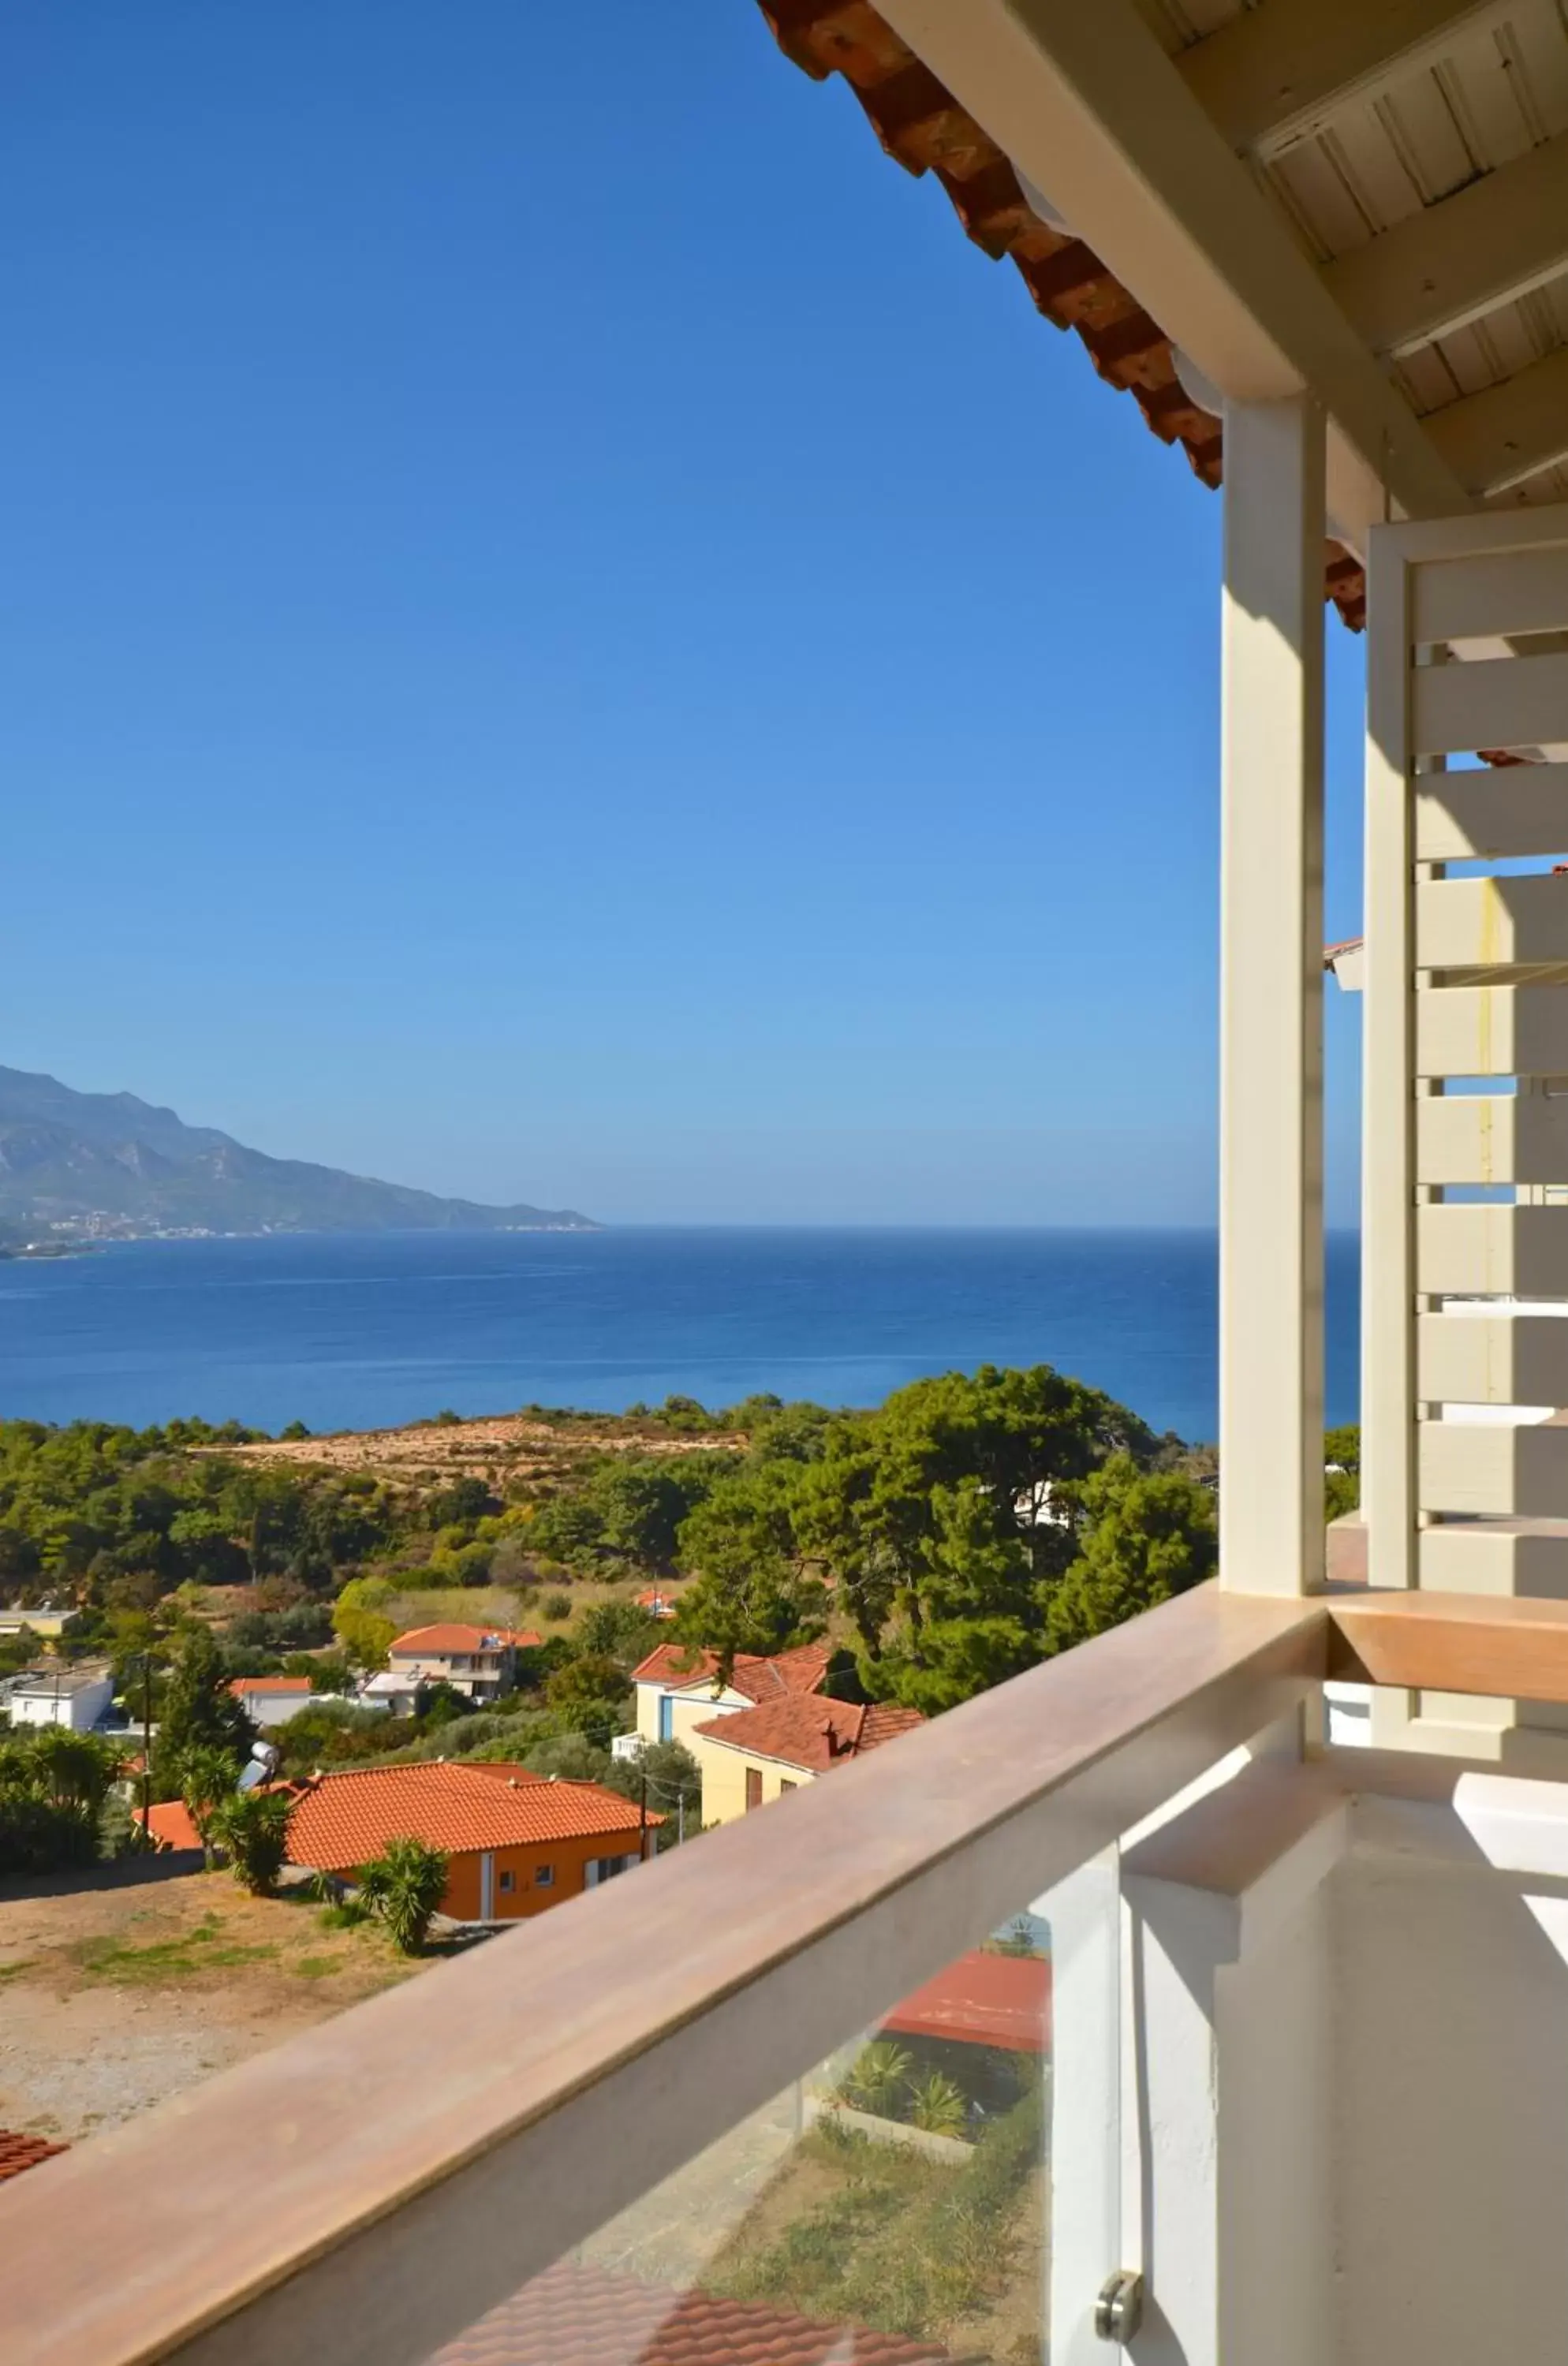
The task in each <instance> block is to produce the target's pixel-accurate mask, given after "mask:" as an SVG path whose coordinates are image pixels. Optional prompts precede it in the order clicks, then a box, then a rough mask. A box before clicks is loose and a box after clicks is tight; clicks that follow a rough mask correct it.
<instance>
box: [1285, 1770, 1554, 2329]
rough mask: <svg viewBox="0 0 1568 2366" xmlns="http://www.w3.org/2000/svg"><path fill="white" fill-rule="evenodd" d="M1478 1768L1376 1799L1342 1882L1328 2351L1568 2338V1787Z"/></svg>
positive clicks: (1335, 1901)
mask: <svg viewBox="0 0 1568 2366" xmlns="http://www.w3.org/2000/svg"><path fill="white" fill-rule="evenodd" d="M1478 1785H1479V1786H1480V1789H1479V1794H1478ZM1468 1789H1469V1793H1470V1797H1469V1799H1468V1800H1466V1799H1464V1798H1462V1797H1461V1802H1460V1804H1459V1805H1458V1807H1457V1808H1456V1807H1448V1806H1434V1807H1426V1806H1420V1805H1413V1804H1411V1803H1409V1802H1393V1801H1389V1800H1374V1801H1370V1802H1368V1803H1367V1804H1366V1805H1365V1806H1364V1807H1363V1808H1361V1809H1360V1810H1359V1812H1358V1817H1357V1837H1356V1844H1355V1846H1354V1847H1353V1849H1352V1851H1351V1852H1350V1854H1349V1856H1348V1859H1347V1861H1346V1863H1345V1864H1344V1865H1342V1866H1341V1867H1340V1868H1339V1870H1338V1872H1337V1874H1336V1876H1335V1879H1334V1883H1333V1885H1332V1889H1331V1896H1330V1909H1331V1916H1332V1937H1331V1947H1332V1962H1333V1977H1334V2007H1335V2024H1336V2029H1335V2036H1336V2043H1335V2055H1334V2079H1333V2085H1332V2094H1333V2099H1334V2106H1335V2126H1334V2153H1335V2160H1336V2185H1337V2205H1338V2206H1337V2229H1336V2243H1337V2255H1338V2261H1339V2270H1340V2293H1341V2306H1340V2314H1339V2324H1338V2348H1337V2352H1336V2358H1337V2361H1343V2366H1388V2361H1390V2360H1405V2359H1409V2360H1413V2361H1415V2360H1419V2361H1420V2366H1482V2361H1492V2360H1496V2361H1498V2366H1502V2361H1504V2360H1508V2361H1512V2360H1520V2361H1525V2360H1529V2366H1549V2361H1555V2360H1558V2359H1561V2358H1563V2357H1568V2304H1565V2302H1564V2299H1563V2295H1562V2290H1561V2282H1562V2265H1561V2262H1562V2256H1563V2249H1564V2238H1565V2236H1568V1960H1565V1954H1568V1932H1565V1931H1564V1917H1565V1916H1568V1881H1565V1880H1564V1877H1563V1876H1564V1873H1565V1872H1568V1789H1564V1788H1563V1787H1562V1786H1558V1785H1556V1784H1551V1785H1548V1784H1537V1783H1517V1782H1511V1781H1510V1780H1509V1779H1508V1778H1506V1777H1496V1776H1487V1777H1483V1778H1476V1777H1472V1778H1470V1779H1469V1785H1468ZM1510 1794H1511V1795H1513V1800H1512V1801H1510V1800H1509V1797H1508V1795H1510ZM1488 1795H1490V1796H1489V1797H1488ZM1543 1795H1544V1797H1543ZM1514 1804H1517V1805H1519V1806H1522V1807H1524V1808H1533V1809H1535V1810H1536V1811H1537V1812H1535V1813H1533V1814H1529V1815H1526V1816H1523V1817H1519V1818H1517V1819H1512V1820H1514V1821H1515V1823H1516V1830H1515V1832H1514V1835H1513V1841H1514V1843H1515V1844H1513V1845H1510V1843H1509V1841H1508V1839H1507V1838H1506V1837H1505V1838H1504V1839H1503V1840H1502V1841H1501V1842H1499V1838H1498V1831H1499V1825H1500V1821H1501V1816H1502V1813H1503V1812H1504V1811H1506V1809H1507V1808H1509V1807H1510V1805H1514ZM1472 1825H1474V1827H1475V1829H1474V1830H1472V1829H1471V1827H1472ZM1489 1853H1499V1854H1502V1855H1503V1856H1505V1857H1509V1858H1512V1859H1513V1860H1514V1861H1515V1864H1516V1866H1517V1864H1518V1861H1519V1860H1521V1859H1522V1860H1524V1861H1525V1864H1524V1869H1523V1870H1522V1871H1521V1870H1508V1869H1505V1868H1502V1867H1499V1866H1497V1865H1494V1864H1491V1863H1489V1862H1488V1854H1489ZM1542 1868H1545V1870H1544V1871H1542Z"/></svg>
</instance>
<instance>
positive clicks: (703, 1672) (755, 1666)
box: [632, 1643, 829, 1755]
mask: <svg viewBox="0 0 1568 2366" xmlns="http://www.w3.org/2000/svg"><path fill="white" fill-rule="evenodd" d="M828 1661H829V1651H828V1647H827V1645H826V1644H825V1643H806V1644H802V1645H801V1646H800V1648H799V1649H798V1650H797V1651H779V1652H776V1653H774V1654H773V1656H772V1657H771V1658H770V1657H768V1656H767V1655H766V1654H764V1653H761V1652H755V1651H739V1652H737V1654H736V1656H735V1660H734V1662H733V1664H732V1666H731V1668H730V1671H729V1675H728V1680H725V1679H723V1678H722V1677H721V1675H720V1673H719V1669H720V1662H719V1656H718V1653H717V1652H716V1651H698V1650H696V1649H695V1648H694V1646H692V1645H690V1644H685V1643H660V1644H659V1645H658V1647H657V1648H656V1649H655V1650H654V1651H650V1652H649V1655H648V1657H647V1659H646V1660H644V1661H642V1662H641V1663H640V1664H639V1665H638V1666H637V1667H636V1668H634V1669H633V1670H632V1683H633V1684H634V1685H635V1686H636V1688H637V1733H638V1736H639V1738H640V1739H641V1740H642V1741H680V1742H683V1743H684V1745H685V1747H686V1748H687V1749H688V1750H690V1751H692V1752H693V1754H694V1755H695V1749H696V1745H695V1743H694V1740H693V1736H694V1733H695V1731H696V1729H697V1728H698V1726H700V1725H703V1724H705V1723H706V1722H707V1721H708V1720H710V1719H711V1718H716V1717H728V1716H731V1715H734V1714H736V1713H737V1712H739V1711H740V1710H742V1709H749V1708H756V1707H759V1706H760V1705H761V1704H762V1703H765V1702H768V1701H776V1700H784V1699H790V1698H794V1697H796V1696H803V1695H810V1694H813V1693H816V1692H818V1691H819V1690H820V1688H821V1685H822V1684H823V1682H824V1680H825V1678H826V1676H827V1673H828Z"/></svg>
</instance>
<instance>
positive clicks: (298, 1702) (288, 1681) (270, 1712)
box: [229, 1676, 317, 1730]
mask: <svg viewBox="0 0 1568 2366" xmlns="http://www.w3.org/2000/svg"><path fill="white" fill-rule="evenodd" d="M229 1690H230V1691H231V1693H232V1694H233V1696H234V1698H235V1699H236V1700H237V1701H238V1702H239V1704H240V1707H242V1708H243V1710H244V1712H245V1715H246V1716H247V1717H248V1718H250V1720H251V1723H252V1724H253V1725H257V1726H260V1727H261V1728H262V1729H264V1730H265V1729H266V1728H267V1727H268V1726H273V1725H287V1724H288V1720H289V1718H291V1717H298V1716H299V1712H300V1710H301V1709H302V1708H309V1707H310V1703H311V1701H312V1700H314V1699H315V1698H316V1697H317V1696H316V1695H315V1694H314V1693H312V1691H311V1690H310V1677H309V1676H235V1677H234V1678H233V1679H232V1681H231V1684H230V1686H229Z"/></svg>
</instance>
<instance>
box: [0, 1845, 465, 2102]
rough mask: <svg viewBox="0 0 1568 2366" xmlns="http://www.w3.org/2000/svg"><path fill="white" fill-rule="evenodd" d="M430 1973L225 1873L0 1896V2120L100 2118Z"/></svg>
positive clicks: (372, 1934)
mask: <svg viewBox="0 0 1568 2366" xmlns="http://www.w3.org/2000/svg"><path fill="white" fill-rule="evenodd" d="M431 1968H434V1966H432V1965H429V1964H412V1965H410V1964H405V1963H403V1962H400V1960H399V1959H398V1958H397V1957H396V1956H395V1955H393V1954H392V1952H391V1949H390V1948H389V1945H388V1944H387V1941H386V1939H385V1937H384V1936H383V1935H382V1934H381V1932H378V1931H377V1930H375V1929H363V1928H361V1929H357V1930H348V1931H342V1932H327V1931H323V1930H322V1929H321V1925H320V1922H319V1921H318V1917H317V1914H316V1911H315V1910H313V1909H312V1908H310V1906H308V1905H307V1904H305V1902H304V1901H303V1900H302V1899H296V1898H289V1897H288V1896H284V1897H282V1898H247V1897H246V1896H245V1894H244V1893H243V1890H241V1889H239V1888H238V1887H236V1885H235V1884H234V1882H233V1880H232V1879H231V1876H229V1875H228V1874H227V1873H212V1874H192V1875H190V1876H186V1877H185V1878H182V1879H175V1880H171V1881H163V1882H156V1883H152V1884H148V1885H146V1886H143V1887H131V1888H125V1889H84V1890H76V1891H73V1892H72V1893H70V1894H69V1895H67V1896H64V1897H56V1898H44V1897H28V1896H15V1895H13V1896H10V1897H5V1896H0V1996H3V1998H4V2003H3V2004H0V2126H5V2127H11V2128H21V2129H26V2130H28V2131H32V2132H36V2133H37V2134H39V2135H57V2136H65V2137H67V2138H70V2139H72V2140H75V2139H78V2138H80V2137H82V2136H84V2135H90V2134H91V2133H92V2131H93V2130H94V2129H95V2128H101V2127H113V2126H115V2125H117V2124H118V2123H119V2122H120V2121H122V2120H128V2119H132V2118H134V2117H135V2116H136V2114H137V2113H139V2112H144V2111H147V2110H149V2109H150V2108H151V2107H152V2104H154V2103H158V2102H162V2101H164V2098H165V2097H166V2096H168V2095H173V2094H177V2093H178V2092H179V2091H180V2090H182V2089H183V2088H186V2087H189V2086H193V2085H194V2084H195V2083H196V2081H197V2079H203V2078H206V2077H208V2076H209V2075H210V2074H211V2073H212V2072H213V2071H215V2070H221V2069H225V2068H227V2067H228V2066H229V2065H230V2064H231V2063H234V2062H242V2061H243V2060H244V2059H245V2058H246V2056H249V2055H252V2054H259V2053H261V2052H263V2051H264V2050H265V2048H266V2047H267V2046H269V2045H278V2044H280V2043H281V2042H282V2041H283V2040H284V2039H285V2038H288V2037H292V2036H294V2035H296V2034H298V2033H299V2031H300V2030H303V2029H309V2028H310V2027H312V2026H313V2025H314V2024H315V2023H316V2022H321V2021H325V2020H327V2019H329V2018H330V2016H331V2015H332V2014H333V2013H335V2012H341V2011H343V2010H344V2007H345V2006H348V2005H352V2004H358V2003H359V2002H361V2001H362V2000H363V1999H365V1998H366V1997H369V1996H374V1995H375V1994H376V1992H377V1991H378V1989H385V1988H389V1987H391V1986H392V1985H393V1984H394V1983H395V1982H397V1981H399V1980H402V1979H406V1978H408V1977H410V1976H411V1975H417V1974H419V1973H421V1972H423V1971H426V1970H429V1969H431Z"/></svg>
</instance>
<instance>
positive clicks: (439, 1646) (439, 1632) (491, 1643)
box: [387, 1621, 544, 1658]
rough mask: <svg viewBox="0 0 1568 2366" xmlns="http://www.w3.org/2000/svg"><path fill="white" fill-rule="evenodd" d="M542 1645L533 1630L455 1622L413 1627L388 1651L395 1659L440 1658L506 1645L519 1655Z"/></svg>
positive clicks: (541, 1640)
mask: <svg viewBox="0 0 1568 2366" xmlns="http://www.w3.org/2000/svg"><path fill="white" fill-rule="evenodd" d="M543 1641H544V1637H543V1636H542V1635H536V1634H535V1633H534V1631H533V1629H532V1628H524V1629H518V1628H512V1627H468V1626H464V1625H461V1624H459V1623H457V1622H456V1621H452V1622H448V1623H446V1624H443V1625H438V1626H434V1627H411V1628H409V1631H408V1633H407V1634H406V1635H400V1636H399V1637H398V1638H397V1640H396V1641H395V1642H393V1643H389V1645H388V1647H387V1648H388V1651H389V1653H390V1654H391V1655H392V1657H394V1658H396V1657H398V1656H400V1655H402V1654H405V1653H406V1654H411V1655H412V1654H414V1653H426V1654H429V1655H431V1656H433V1657H435V1658H440V1657H442V1656H443V1655H444V1654H445V1653H446V1652H448V1651H468V1652H473V1651H487V1650H488V1651H495V1650H496V1649H497V1648H498V1647H500V1646H503V1645H509V1646H511V1647H512V1648H513V1650H516V1651H536V1649H537V1648H538V1646H539V1644H540V1643H542V1642H543Z"/></svg>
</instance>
